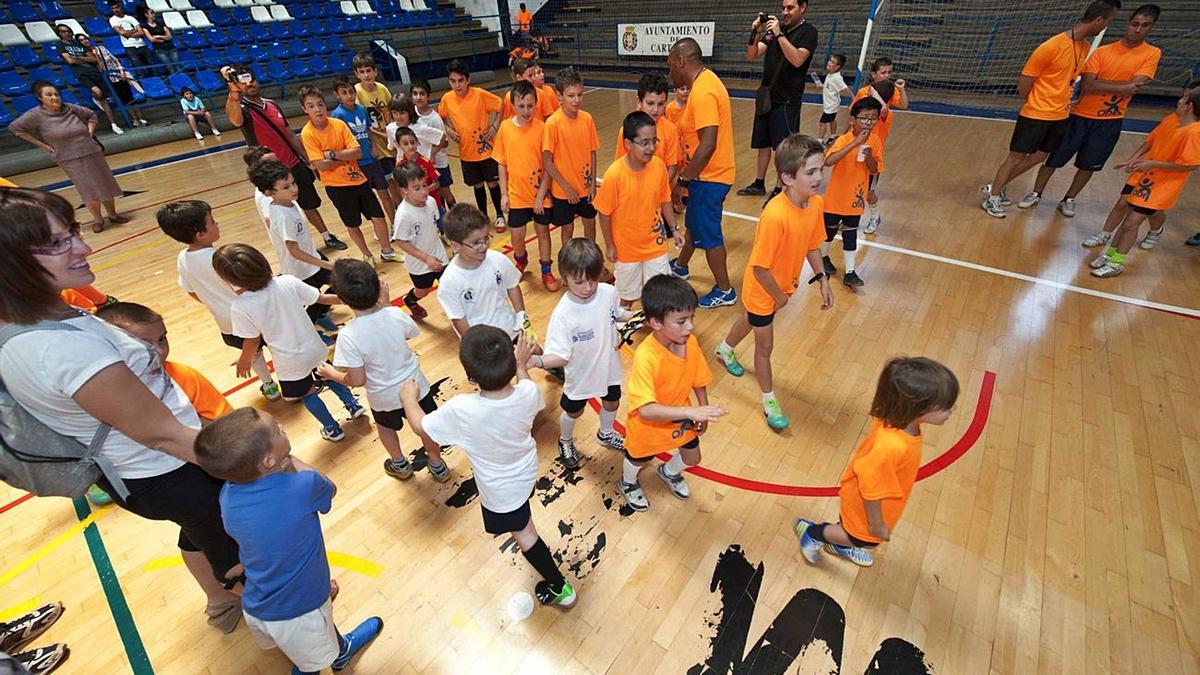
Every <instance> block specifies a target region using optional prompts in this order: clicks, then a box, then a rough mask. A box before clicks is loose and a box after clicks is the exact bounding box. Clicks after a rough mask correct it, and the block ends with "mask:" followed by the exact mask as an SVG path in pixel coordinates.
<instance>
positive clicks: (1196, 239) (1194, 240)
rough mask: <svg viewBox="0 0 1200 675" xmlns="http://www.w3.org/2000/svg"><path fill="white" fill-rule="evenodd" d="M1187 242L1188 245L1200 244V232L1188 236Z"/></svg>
mask: <svg viewBox="0 0 1200 675" xmlns="http://www.w3.org/2000/svg"><path fill="white" fill-rule="evenodd" d="M1185 243H1186V244H1187V245H1188V246H1200V232H1197V233H1196V234H1193V235H1192V236H1190V237H1188V240H1187V242H1185Z"/></svg>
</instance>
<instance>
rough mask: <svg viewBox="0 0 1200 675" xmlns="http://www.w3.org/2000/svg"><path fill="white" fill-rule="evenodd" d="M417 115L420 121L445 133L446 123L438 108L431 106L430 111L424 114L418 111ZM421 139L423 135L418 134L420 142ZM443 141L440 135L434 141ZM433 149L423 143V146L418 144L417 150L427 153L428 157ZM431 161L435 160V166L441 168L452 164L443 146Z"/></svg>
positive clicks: (435, 142)
mask: <svg viewBox="0 0 1200 675" xmlns="http://www.w3.org/2000/svg"><path fill="white" fill-rule="evenodd" d="M417 116H418V117H419V118H420V120H419V121H420V122H421V124H424V125H425V126H428V127H433V128H434V129H437V130H438V131H439V132H440V133H441V134H442V135H445V133H446V123H445V122H443V121H442V116H441V115H439V114H438V111H437V108H430V109H429V112H428V113H425V114H424V115H422V114H420V113H417ZM420 140H421V136H420V134H418V135H417V141H418V142H419V141H420ZM441 142H442V139H441V138H440V137H439V138H438V139H437V140H436V141H434V142H433V143H434V144H437V143H441ZM431 149H432V146H425V145H421V146H418V148H417V151H418V152H420V153H421V154H423V155H425V156H426V157H428V156H429V155H428V154H427V153H429V151H430V150H431ZM429 161H431V162H433V168H435V169H441V168H444V167H447V166H450V157H449V155H448V154H447V153H446V148H442V149H441V150H438V152H437V157H434V158H433V159H431V160H429Z"/></svg>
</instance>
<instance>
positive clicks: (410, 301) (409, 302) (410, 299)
mask: <svg viewBox="0 0 1200 675" xmlns="http://www.w3.org/2000/svg"><path fill="white" fill-rule="evenodd" d="M418 301H420V298H418V297H417V289H415V288H410V289H409V291H408V292H407V293H405V294H404V304H405V306H408V307H412V306H413V305H415V304H417V302H418Z"/></svg>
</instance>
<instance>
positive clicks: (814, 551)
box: [792, 518, 821, 565]
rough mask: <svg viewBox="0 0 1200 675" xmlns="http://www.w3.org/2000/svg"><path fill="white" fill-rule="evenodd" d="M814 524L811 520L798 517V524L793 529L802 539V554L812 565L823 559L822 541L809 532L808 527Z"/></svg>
mask: <svg viewBox="0 0 1200 675" xmlns="http://www.w3.org/2000/svg"><path fill="white" fill-rule="evenodd" d="M813 525H814V523H813V522H812V521H811V520H805V519H803V518H797V519H796V524H795V525H793V526H792V530H793V531H794V532H795V533H796V537H797V538H798V539H799V540H800V555H802V556H804V559H805V560H807V561H808V563H809V564H810V565H816V564H817V563H818V562H819V561H820V560H821V542H819V541H817V540H816V539H813V538H812V537H811V536H810V535H809V534H808V528H810V527H812V526H813Z"/></svg>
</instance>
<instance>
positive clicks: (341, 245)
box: [325, 234, 346, 251]
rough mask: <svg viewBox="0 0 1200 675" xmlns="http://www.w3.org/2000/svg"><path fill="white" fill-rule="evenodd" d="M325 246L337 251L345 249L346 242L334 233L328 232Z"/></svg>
mask: <svg viewBox="0 0 1200 675" xmlns="http://www.w3.org/2000/svg"><path fill="white" fill-rule="evenodd" d="M325 247H326V248H331V249H333V250H335V251H345V250H346V243H345V242H343V241H342V240H341V239H338V238H337V237H335V236H333V235H332V234H327V235H325Z"/></svg>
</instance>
